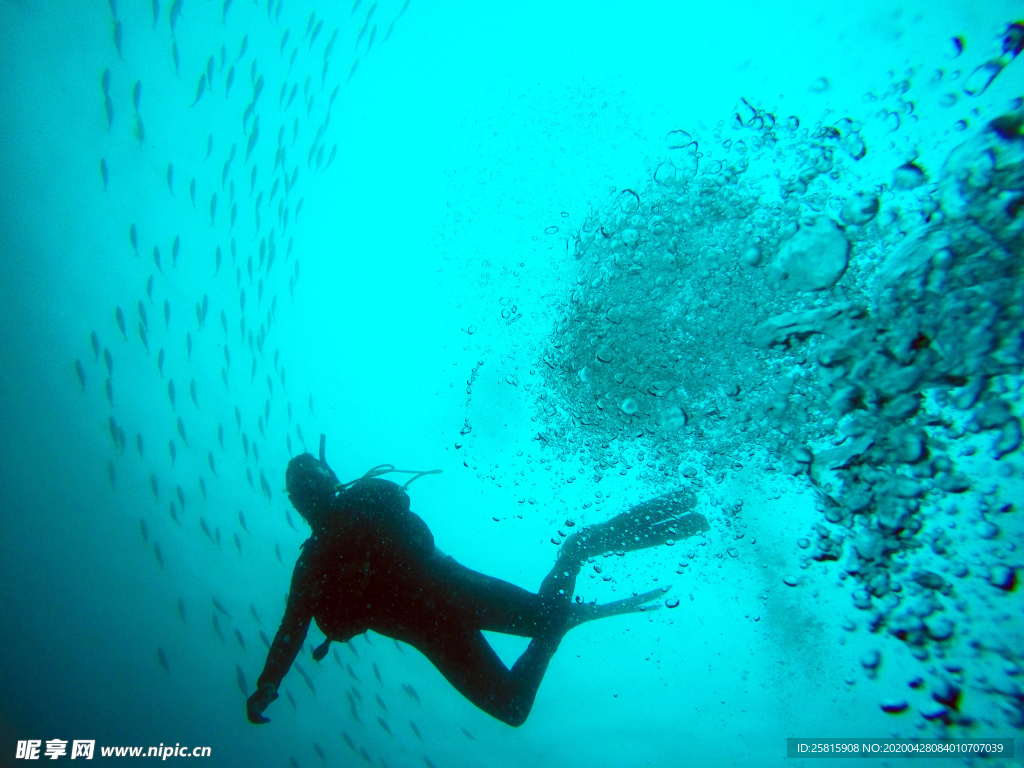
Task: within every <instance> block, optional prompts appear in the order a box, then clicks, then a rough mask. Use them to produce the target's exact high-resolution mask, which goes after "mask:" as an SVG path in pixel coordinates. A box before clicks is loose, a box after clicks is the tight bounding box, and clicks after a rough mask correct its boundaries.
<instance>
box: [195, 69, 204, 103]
mask: <svg viewBox="0 0 1024 768" xmlns="http://www.w3.org/2000/svg"><path fill="white" fill-rule="evenodd" d="M204 93H206V73H205V72H204V73H203V74H202V75H200V76H199V85H197V86H196V99H195V101H193V102H192V106H193V107H194V106H195V105H196V104H198V103H199V100H200V99H201V98H203V94H204Z"/></svg>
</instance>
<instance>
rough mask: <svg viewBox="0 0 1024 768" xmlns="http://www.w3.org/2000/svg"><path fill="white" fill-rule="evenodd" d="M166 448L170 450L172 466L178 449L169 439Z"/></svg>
mask: <svg viewBox="0 0 1024 768" xmlns="http://www.w3.org/2000/svg"><path fill="white" fill-rule="evenodd" d="M167 450H168V451H170V454H171V467H173V466H174V461H175V459H177V458H178V449H177V448H175V446H174V441H173V440H169V441H168V442H167ZM182 506H185V505H184V504H182Z"/></svg>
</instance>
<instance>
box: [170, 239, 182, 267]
mask: <svg viewBox="0 0 1024 768" xmlns="http://www.w3.org/2000/svg"><path fill="white" fill-rule="evenodd" d="M180 250H181V237H179V236H178V235H175V236H174V242H173V243H171V266H172V267H176V266H178V252H179V251H180Z"/></svg>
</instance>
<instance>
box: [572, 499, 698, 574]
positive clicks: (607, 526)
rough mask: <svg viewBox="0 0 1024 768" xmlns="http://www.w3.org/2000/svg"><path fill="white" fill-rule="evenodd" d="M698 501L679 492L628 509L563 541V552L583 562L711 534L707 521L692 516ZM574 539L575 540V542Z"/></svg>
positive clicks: (695, 513)
mask: <svg viewBox="0 0 1024 768" xmlns="http://www.w3.org/2000/svg"><path fill="white" fill-rule="evenodd" d="M696 506H697V497H696V496H695V495H694V493H693V492H692V491H688V490H686V489H684V488H680V489H678V490H675V491H670V492H669V493H665V494H662V495H661V496H655V497H654V498H653V499H648V500H647V501H644V502H641V503H640V504H637V505H636V506H634V507H630V508H629V509H627V510H626V511H625V512H622V513H620V514H618V515H616V516H615V517H613V518H612V519H611V520H608V521H606V522H604V523H598V524H597V525H590V526H587V527H586V528H583V529H582V530H581V531H580V532H579V533H577V534H573V536H570V537H569V538H568V539H566V540H565V544H564V548H565V549H566V550H568V551H569V552H572V551H573V550H575V551H576V553H577V554H578V555H579V556H580V557H581V558H582V559H586V558H588V557H593V556H594V555H599V554H601V553H603V552H610V551H619V552H633V551H635V550H638V549H648V548H649V547H655V546H657V545H659V544H664V543H665V542H667V541H668V540H669V539H672V540H675V541H678V540H681V539H686V538H689V537H690V536H695V535H697V534H700V533H704V531H707V530H710V529H711V526H710V525H709V524H708V521H707V518H706V517H704V515H702V514H700V513H699V512H694V511H693V509H694V507H696ZM574 537H576V538H574Z"/></svg>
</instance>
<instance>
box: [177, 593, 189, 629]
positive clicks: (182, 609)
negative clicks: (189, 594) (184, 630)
mask: <svg viewBox="0 0 1024 768" xmlns="http://www.w3.org/2000/svg"><path fill="white" fill-rule="evenodd" d="M178 615H179V616H181V620H182V621H183V622H185V623H186V624H188V619H186V618H185V599H184V598H182V597H179V598H178Z"/></svg>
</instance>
